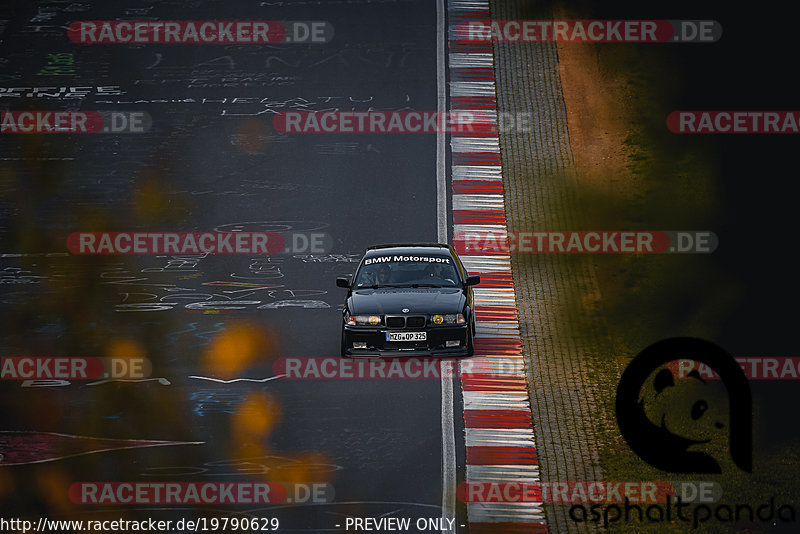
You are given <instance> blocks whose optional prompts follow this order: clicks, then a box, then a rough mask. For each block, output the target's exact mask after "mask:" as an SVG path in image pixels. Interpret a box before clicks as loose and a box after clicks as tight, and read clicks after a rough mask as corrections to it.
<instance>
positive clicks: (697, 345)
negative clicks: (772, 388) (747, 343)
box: [616, 338, 752, 473]
mask: <svg viewBox="0 0 800 534" xmlns="http://www.w3.org/2000/svg"><path fill="white" fill-rule="evenodd" d="M687 359H688V360H694V361H696V362H700V363H704V364H706V365H707V366H709V367H710V368H711V369H712V370H714V371H715V372H716V373H717V375H719V377H720V379H721V380H720V381H716V380H714V381H706V380H704V379H703V378H702V377H701V376H700V375H699V374H698V373H697V371H692V372H690V373H689V374H688V376H686V377H685V378H677V377H675V376H674V375H673V373H672V371H671V369H670V368H669V366H667V364H668V363H669V362H671V361H673V360H687ZM710 382H713V384H712V383H710ZM720 382H721V385H720ZM720 393H722V395H720ZM721 397H727V402H725V400H724V399H721ZM751 404H752V403H751V398H750V387H749V384H748V382H747V378H746V377H745V375H744V372H743V371H742V369H741V367H739V364H737V363H736V361H735V360H734V359H733V358H732V357H731V356H729V355H728V354H727V353H726V352H725V351H724V350H722V349H721V348H720V347H718V346H717V345H714V344H713V343H710V342H708V341H704V340H702V339H696V338H671V339H666V340H663V341H659V342H658V343H655V344H653V345H650V346H649V347H647V348H646V349H644V350H643V351H642V352H640V353H639V354H638V355H637V356H636V357H635V358H634V359H633V361H632V362H631V363H630V364H629V365H628V367H627V368H626V369H625V371H624V372H623V374H622V378H621V379H620V382H619V386H618V388H617V400H616V410H617V422H618V424H619V428H620V432H621V433H622V436H623V437H624V438H625V441H627V442H628V445H630V447H631V449H632V450H633V452H635V453H636V454H637V455H638V456H639V457H640V458H641V459H642V460H644V461H645V462H647V463H648V464H650V465H652V466H653V467H656V468H658V469H661V470H663V471H669V472H673V473H721V472H722V468H721V467H720V463H719V462H718V461H717V459H715V457H714V455H713V452H712V451H718V453H719V451H728V450H729V451H730V456H731V460H732V461H733V463H734V464H735V465H736V466H738V467H739V468H740V469H742V470H743V471H746V472H748V473H749V472H751V471H752V406H751Z"/></svg>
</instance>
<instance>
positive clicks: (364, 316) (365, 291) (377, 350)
mask: <svg viewBox="0 0 800 534" xmlns="http://www.w3.org/2000/svg"><path fill="white" fill-rule="evenodd" d="M479 282H480V277H478V276H469V275H468V273H467V271H466V270H465V269H464V266H463V265H462V263H461V260H460V259H459V258H458V255H457V254H456V252H455V250H453V248H452V247H451V246H449V245H442V244H416V245H380V246H375V247H370V248H368V249H367V252H366V254H364V257H363V258H362V260H361V263H359V265H358V268H357V269H356V273H355V275H354V276H353V278H352V279H348V278H337V279H336V285H337V286H339V287H345V288H347V289H348V292H347V300H346V302H345V305H344V318H343V324H342V356H345V357H361V356H363V357H373V356H411V355H419V354H424V355H431V356H444V357H451V356H472V352H473V343H472V339H473V336H474V335H475V317H474V315H473V313H472V310H473V303H472V302H473V301H472V286H473V285H475V284H478V283H479Z"/></svg>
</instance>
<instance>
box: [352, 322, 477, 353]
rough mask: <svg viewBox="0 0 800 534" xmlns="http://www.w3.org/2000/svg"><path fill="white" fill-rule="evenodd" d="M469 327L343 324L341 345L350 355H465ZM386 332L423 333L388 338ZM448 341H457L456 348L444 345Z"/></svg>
mask: <svg viewBox="0 0 800 534" xmlns="http://www.w3.org/2000/svg"><path fill="white" fill-rule="evenodd" d="M468 328H469V326H468V325H466V324H464V325H458V326H440V327H435V328H430V327H428V328H408V329H387V328H370V327H364V326H345V327H344V332H343V334H342V335H343V336H344V339H343V344H344V351H343V354H344V355H345V356H349V357H353V358H359V357H361V358H371V357H372V358H374V357H405V356H420V355H422V356H441V357H452V356H466V355H467V354H468V348H467V339H468V335H467V334H468ZM389 332H425V333H426V337H427V339H426V340H425V341H387V340H386V334H387V333H389ZM447 341H451V342H452V341H458V342H459V344H458V346H457V347H447V346H446V345H445V343H446V342H447ZM353 343H365V344H366V348H359V349H356V348H353Z"/></svg>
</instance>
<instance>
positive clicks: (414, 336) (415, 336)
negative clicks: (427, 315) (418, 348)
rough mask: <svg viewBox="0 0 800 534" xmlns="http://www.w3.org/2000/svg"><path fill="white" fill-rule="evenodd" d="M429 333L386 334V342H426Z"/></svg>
mask: <svg viewBox="0 0 800 534" xmlns="http://www.w3.org/2000/svg"><path fill="white" fill-rule="evenodd" d="M427 339H428V333H427V332H386V341H426V340H427Z"/></svg>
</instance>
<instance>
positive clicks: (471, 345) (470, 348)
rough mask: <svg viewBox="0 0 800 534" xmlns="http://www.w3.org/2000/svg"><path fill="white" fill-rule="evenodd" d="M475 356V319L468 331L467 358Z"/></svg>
mask: <svg viewBox="0 0 800 534" xmlns="http://www.w3.org/2000/svg"><path fill="white" fill-rule="evenodd" d="M473 354H475V319H473V320H472V321H471V324H470V327H469V328H468V329H467V356H472V355H473Z"/></svg>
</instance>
